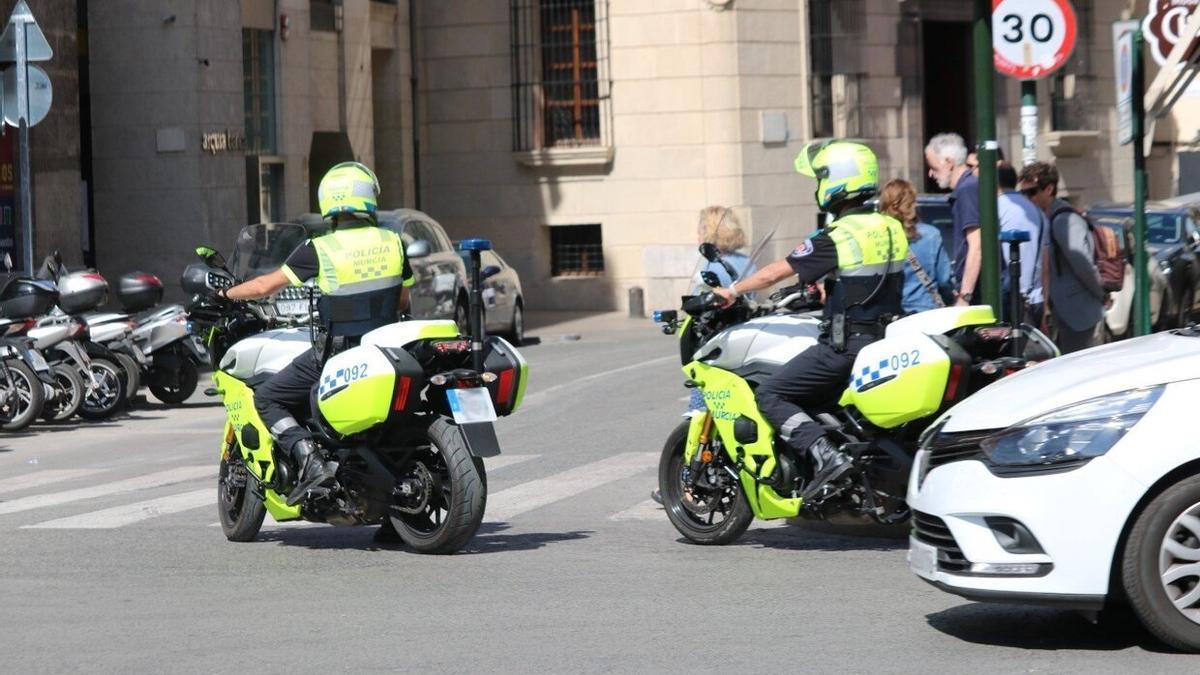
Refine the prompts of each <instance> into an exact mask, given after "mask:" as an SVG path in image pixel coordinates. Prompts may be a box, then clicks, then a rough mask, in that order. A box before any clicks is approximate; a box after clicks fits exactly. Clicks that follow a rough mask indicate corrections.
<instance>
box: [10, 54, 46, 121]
mask: <svg viewBox="0 0 1200 675" xmlns="http://www.w3.org/2000/svg"><path fill="white" fill-rule="evenodd" d="M0 81H3V83H4V121H5V122H6V123H8V125H9V126H13V127H15V126H20V121H19V120H18V117H17V67H16V66H15V65H12V66H9V67H8V68H5V69H4V75H3V77H0ZM27 90H28V92H29V114H28V115H27V116H26V117H25V123H26V124H28V125H29V126H33V125H35V124H37V123H38V122H41V121H42V120H44V119H46V115H47V114H48V113H49V112H50V103H51V102H52V101H53V100H54V87H52V86H51V85H50V76H49V75H47V74H46V71H44V70H42V69H41V68H39V67H37V66H35V65H30V66H29V75H28V87H27Z"/></svg>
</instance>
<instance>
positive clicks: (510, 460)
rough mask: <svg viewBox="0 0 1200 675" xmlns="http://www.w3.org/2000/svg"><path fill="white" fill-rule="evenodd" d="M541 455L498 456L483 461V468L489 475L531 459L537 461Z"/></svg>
mask: <svg viewBox="0 0 1200 675" xmlns="http://www.w3.org/2000/svg"><path fill="white" fill-rule="evenodd" d="M538 457H541V455H497V456H495V457H487V458H485V459H484V460H483V468H484V469H486V470H487V471H488V472H489V473H491V472H492V471H496V470H497V469H503V468H504V467H506V466H512V465H513V464H520V463H521V462H528V461H529V460H531V459H537V458H538Z"/></svg>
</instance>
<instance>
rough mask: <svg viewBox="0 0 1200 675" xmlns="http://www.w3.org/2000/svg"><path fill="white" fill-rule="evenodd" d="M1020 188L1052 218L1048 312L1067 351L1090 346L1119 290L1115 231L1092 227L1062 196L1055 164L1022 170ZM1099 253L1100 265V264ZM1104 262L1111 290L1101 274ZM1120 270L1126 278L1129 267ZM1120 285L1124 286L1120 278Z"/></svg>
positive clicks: (1048, 248)
mask: <svg viewBox="0 0 1200 675" xmlns="http://www.w3.org/2000/svg"><path fill="white" fill-rule="evenodd" d="M1020 187H1021V192H1022V193H1024V194H1025V196H1027V197H1029V199H1030V200H1031V201H1032V202H1033V203H1034V204H1036V205H1037V206H1038V207H1039V208H1041V209H1042V210H1043V211H1045V212H1046V215H1047V216H1049V219H1050V229H1049V232H1047V235H1048V236H1047V237H1046V238H1045V246H1046V249H1045V252H1044V254H1043V256H1042V258H1043V260H1044V263H1043V277H1042V278H1043V285H1044V295H1045V302H1046V313H1047V314H1048V315H1049V316H1050V317H1053V319H1054V324H1055V327H1056V328H1057V332H1058V336H1057V338H1056V342H1057V343H1058V347H1059V349H1061V350H1062V352H1063V353H1064V354H1069V353H1070V352H1076V351H1079V350H1081V349H1087V348H1088V347H1090V346H1092V341H1093V338H1094V336H1095V333H1096V326H1097V324H1099V323H1100V321H1101V320H1103V319H1104V307H1105V304H1106V303H1107V300H1108V291H1109V290H1115V289H1112V288H1111V286H1113V285H1114V283H1113V279H1112V278H1111V277H1112V276H1113V269H1111V268H1113V267H1115V266H1116V265H1115V264H1114V261H1113V260H1112V259H1111V255H1112V253H1113V251H1112V250H1111V247H1110V246H1109V244H1111V243H1112V242H1109V241H1108V239H1109V237H1111V234H1110V232H1108V231H1098V230H1096V229H1095V228H1093V227H1092V225H1091V223H1089V222H1088V220H1087V219H1086V218H1085V217H1084V216H1083V215H1081V214H1080V213H1079V212H1078V211H1076V210H1075V209H1074V208H1072V207H1071V205H1070V204H1068V203H1067V202H1065V201H1063V200H1062V199H1059V198H1058V169H1056V168H1054V167H1053V166H1052V165H1050V164H1046V163H1044V162H1035V163H1033V164H1030V165H1028V166H1026V167H1025V168H1023V169H1021V177H1020ZM1098 242H1099V244H1100V245H1099V246H1097V243H1098ZM1098 258H1099V260H1100V262H1101V263H1102V264H1101V265H1097V259H1098ZM1118 260H1119V255H1118ZM1118 264H1119V263H1118ZM1102 267H1103V268H1104V272H1105V273H1106V274H1105V275H1104V276H1105V278H1107V279H1108V285H1109V286H1110V288H1109V289H1106V288H1105V283H1104V282H1103V281H1102V278H1101V268H1102ZM1120 274H1121V276H1122V278H1123V276H1124V269H1121V270H1120ZM1116 285H1117V288H1118V289H1119V287H1120V286H1119V283H1118V284H1116Z"/></svg>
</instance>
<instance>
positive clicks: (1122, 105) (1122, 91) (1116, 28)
mask: <svg viewBox="0 0 1200 675" xmlns="http://www.w3.org/2000/svg"><path fill="white" fill-rule="evenodd" d="M1137 29H1138V22H1137V21H1136V20H1131V21H1114V22H1113V67H1114V68H1115V74H1116V77H1115V78H1114V79H1115V83H1116V86H1117V141H1118V142H1119V143H1120V144H1121V145H1125V144H1126V143H1129V142H1131V141H1132V140H1133V131H1134V130H1133V49H1134V45H1133V34H1134V31H1136V30H1137Z"/></svg>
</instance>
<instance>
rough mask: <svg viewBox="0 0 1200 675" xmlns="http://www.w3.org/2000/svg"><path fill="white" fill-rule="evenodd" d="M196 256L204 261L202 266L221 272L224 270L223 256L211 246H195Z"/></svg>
mask: <svg viewBox="0 0 1200 675" xmlns="http://www.w3.org/2000/svg"><path fill="white" fill-rule="evenodd" d="M196 255H198V256H200V259H201V260H203V261H204V264H205V265H208V266H209V267H216V268H217V269H222V270H223V269H225V256H223V255H221V253H220V252H219V251H217V249H215V248H213V247H211V246H197V247H196Z"/></svg>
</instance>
